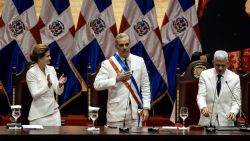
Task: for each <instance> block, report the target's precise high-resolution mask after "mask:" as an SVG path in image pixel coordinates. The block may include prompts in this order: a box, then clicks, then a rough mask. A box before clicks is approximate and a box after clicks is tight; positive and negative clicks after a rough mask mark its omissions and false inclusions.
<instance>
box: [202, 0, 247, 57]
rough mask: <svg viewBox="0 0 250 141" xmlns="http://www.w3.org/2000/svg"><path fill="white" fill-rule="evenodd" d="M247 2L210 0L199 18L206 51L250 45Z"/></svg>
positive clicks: (227, 49) (203, 45) (244, 0)
mask: <svg viewBox="0 0 250 141" xmlns="http://www.w3.org/2000/svg"><path fill="white" fill-rule="evenodd" d="M245 2H246V0H208V3H207V6H206V9H205V10H204V12H203V16H202V17H200V20H199V24H200V31H201V42H202V47H203V52H204V53H210V54H213V53H214V52H215V51H216V50H218V49H223V50H226V51H236V50H241V49H243V48H249V47H250V35H249V34H250V17H249V16H248V15H247V14H246V12H245Z"/></svg>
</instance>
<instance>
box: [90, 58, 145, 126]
mask: <svg viewBox="0 0 250 141" xmlns="http://www.w3.org/2000/svg"><path fill="white" fill-rule="evenodd" d="M127 60H128V64H131V65H130V70H131V71H132V72H133V76H134V78H135V81H136V83H137V85H138V87H139V89H140V88H141V94H142V102H143V108H147V109H150V84H149V78H148V73H147V69H146V66H145V63H144V60H143V58H141V57H139V56H135V55H133V54H129V56H128V58H127ZM118 65H119V64H118ZM118 65H117V66H118ZM116 76H117V73H116V71H115V70H114V68H113V67H112V65H111V64H110V62H109V60H105V61H103V62H102V64H101V68H100V70H99V72H98V74H97V76H96V78H95V82H94V88H95V89H96V90H105V89H108V101H107V114H106V116H107V121H108V122H117V121H122V120H124V114H125V112H126V106H127V103H128V98H129V99H130V100H131V107H132V118H133V119H138V105H137V103H136V101H135V100H134V98H133V97H132V95H131V94H130V92H129V90H128V89H127V87H126V86H125V85H124V84H123V83H122V82H117V83H116ZM128 83H131V81H130V80H129V81H128Z"/></svg>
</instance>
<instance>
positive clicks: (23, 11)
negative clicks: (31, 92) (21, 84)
mask: <svg viewBox="0 0 250 141" xmlns="http://www.w3.org/2000/svg"><path fill="white" fill-rule="evenodd" d="M36 24H37V16H36V11H35V8H34V2H33V0H25V2H24V1H23V0H7V1H5V7H4V10H3V12H2V17H0V80H1V81H2V83H3V86H4V89H5V93H6V94H7V96H8V102H9V104H10V105H12V104H15V102H14V101H12V73H13V72H12V67H16V73H17V74H18V73H20V72H21V71H22V70H23V69H24V67H25V66H26V64H27V62H28V61H30V58H29V55H30V52H31V50H32V47H34V46H35V45H36V41H35V39H34V38H33V36H32V33H31V31H32V29H33V28H34V26H35V25H36Z"/></svg>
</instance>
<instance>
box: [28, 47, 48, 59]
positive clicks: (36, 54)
mask: <svg viewBox="0 0 250 141" xmlns="http://www.w3.org/2000/svg"><path fill="white" fill-rule="evenodd" d="M47 51H49V47H48V46H47V45H45V44H37V45H36V46H35V47H34V49H33V50H32V52H31V54H30V59H31V61H33V62H38V59H40V58H42V57H44V55H45V53H46V52H47Z"/></svg>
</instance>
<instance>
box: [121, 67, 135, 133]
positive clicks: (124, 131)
mask: <svg viewBox="0 0 250 141" xmlns="http://www.w3.org/2000/svg"><path fill="white" fill-rule="evenodd" d="M133 72H134V71H132V75H133ZM131 82H132V80H130V84H129V85H131ZM129 94H130V93H129ZM129 94H128V101H127V105H126V110H125V115H124V120H123V127H120V128H119V132H121V133H128V132H129V128H128V127H126V126H125V120H126V115H127V109H128V105H129Z"/></svg>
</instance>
